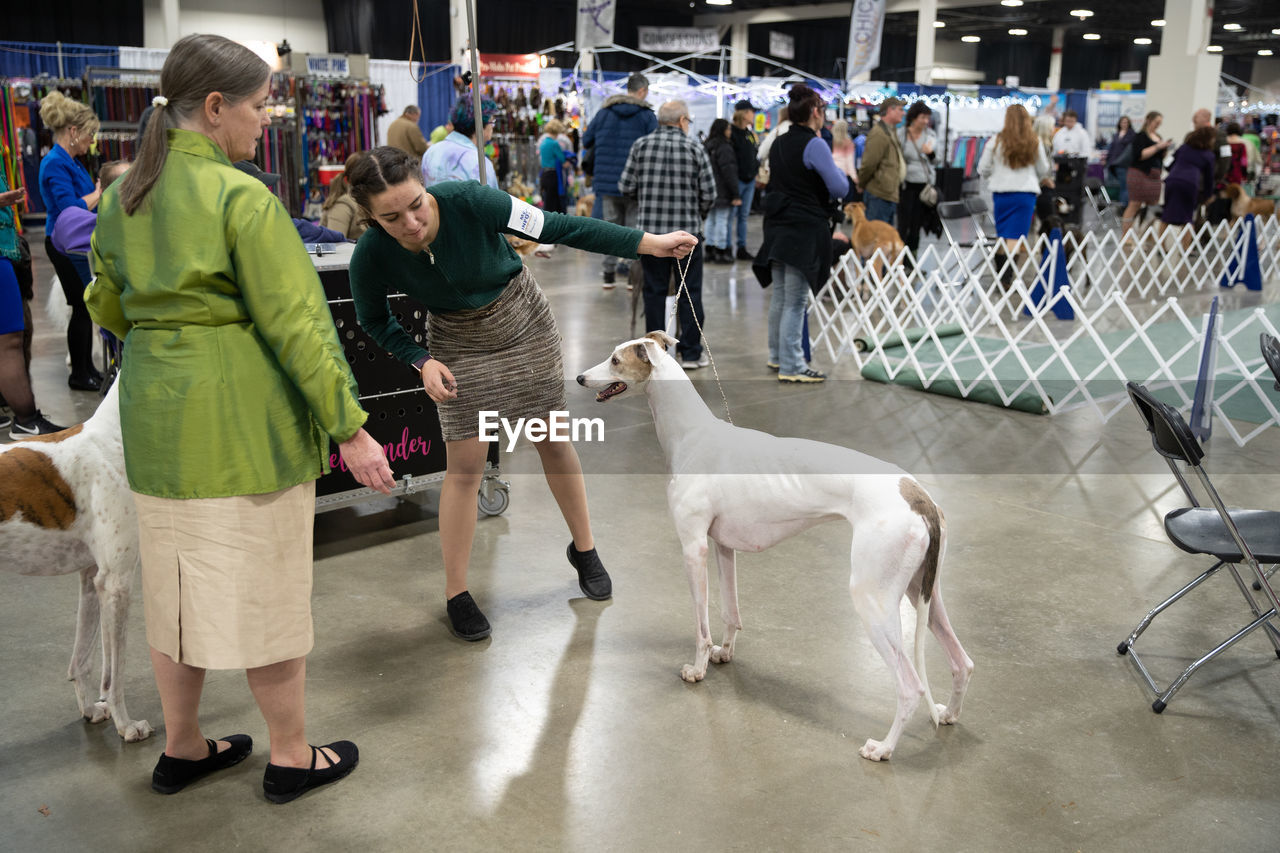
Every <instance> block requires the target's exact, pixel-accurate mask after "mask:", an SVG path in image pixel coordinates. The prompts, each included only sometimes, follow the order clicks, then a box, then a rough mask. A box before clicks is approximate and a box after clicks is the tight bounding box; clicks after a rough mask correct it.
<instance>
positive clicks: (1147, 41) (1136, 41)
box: [1133, 38, 1151, 44]
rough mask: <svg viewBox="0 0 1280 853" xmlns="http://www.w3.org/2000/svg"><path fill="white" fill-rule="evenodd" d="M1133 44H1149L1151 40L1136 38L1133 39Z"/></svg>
mask: <svg viewBox="0 0 1280 853" xmlns="http://www.w3.org/2000/svg"><path fill="white" fill-rule="evenodd" d="M1133 43H1134V44H1151V39H1149V38H1136V39H1134V40H1133Z"/></svg>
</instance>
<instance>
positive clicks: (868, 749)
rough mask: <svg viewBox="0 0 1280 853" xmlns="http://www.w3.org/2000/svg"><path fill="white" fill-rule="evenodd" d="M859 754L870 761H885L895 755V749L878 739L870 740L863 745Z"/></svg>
mask: <svg viewBox="0 0 1280 853" xmlns="http://www.w3.org/2000/svg"><path fill="white" fill-rule="evenodd" d="M858 755H861V756H862V757H863V758H866V759H868V760H870V761H884V760H885V759H887V758H888V757H889V756H891V755H893V749H892V748H890V747H886V746H885V745H884V744H883V743H881V742H880V741H878V740H868V741H867V742H866V743H864V744H863V745H862V749H860V750H858Z"/></svg>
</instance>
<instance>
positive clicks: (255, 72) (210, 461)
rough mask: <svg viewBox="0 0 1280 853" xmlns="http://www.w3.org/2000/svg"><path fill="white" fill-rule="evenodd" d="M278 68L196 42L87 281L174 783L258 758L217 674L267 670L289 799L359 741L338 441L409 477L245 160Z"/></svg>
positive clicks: (337, 774) (179, 59)
mask: <svg viewBox="0 0 1280 853" xmlns="http://www.w3.org/2000/svg"><path fill="white" fill-rule="evenodd" d="M269 74H270V72H269V69H268V67H267V65H266V63H264V62H263V61H262V60H261V59H259V58H258V57H257V56H256V55H255V54H254V53H253V52H252V51H250V50H248V49H247V48H245V47H242V46H240V45H238V44H236V43H234V42H231V41H228V40H227V39H224V38H222V37H221V36H211V35H196V36H188V37H186V38H184V39H182V40H180V41H179V42H178V43H177V44H175V45H174V47H173V49H172V50H171V51H170V53H169V56H168V59H167V60H166V61H165V65H164V69H163V70H162V71H161V75H160V90H161V91H162V92H163V93H164V95H163V96H161V97H157V98H156V99H155V105H156V110H155V113H154V114H153V115H152V118H151V121H150V122H149V124H148V127H147V132H146V134H145V136H144V137H143V141H142V144H141V151H140V152H139V155H138V159H137V162H136V163H135V165H134V167H133V168H132V169H130V170H129V172H128V173H127V175H126V176H125V177H124V178H123V179H122V180H121V181H120V182H119V184H118V185H117V186H113V187H112V188H111V190H110V191H108V192H107V193H106V194H105V196H104V197H103V200H102V204H101V206H100V212H99V215H98V224H97V229H96V232H95V234H94V237H93V252H92V262H93V268H94V270H95V271H96V274H97V277H96V278H95V279H94V281H93V282H92V283H91V284H90V285H89V287H88V288H87V289H86V291H85V301H86V304H87V305H88V306H89V310H90V312H91V313H92V315H93V318H94V320H96V321H97V322H98V323H99V324H100V325H101V326H103V327H104V328H106V329H108V330H110V331H111V332H113V333H114V334H115V335H116V336H118V337H120V338H122V339H123V340H124V365H125V367H124V370H123V372H122V373H121V378H120V382H121V388H120V420H121V429H122V434H123V440H124V453H125V468H126V471H127V473H128V477H129V485H130V488H131V489H132V490H133V492H134V495H135V500H136V502H137V505H138V519H139V528H140V530H139V533H140V546H141V554H142V579H143V599H144V608H145V613H146V622H147V642H148V644H149V645H150V646H151V660H152V665H153V667H154V669H155V674H156V683H157V685H158V687H159V690H160V702H161V706H162V708H163V710H164V718H165V733H166V744H165V751H164V754H163V755H161V756H160V759H159V761H158V762H157V764H156V768H155V772H154V773H153V775H152V788H153V789H154V790H156V791H158V792H160V793H164V794H172V793H176V792H177V791H179V790H181V789H182V788H183V787H185V786H186V785H187V784H189V783H190V782H191V781H193V780H194V779H196V778H198V777H200V776H203V775H205V774H207V773H210V772H213V771H215V770H221V769H223V768H224V767H229V766H231V765H232V764H235V763H237V762H239V761H241V760H243V759H244V758H245V757H246V756H247V755H248V754H249V751H250V750H251V749H252V740H251V739H250V738H249V736H248V735H231V736H229V737H225V738H223V739H221V740H219V741H214V740H206V739H205V737H204V735H203V733H202V732H201V730H200V724H199V720H198V718H197V710H198V706H199V700H200V692H201V688H202V686H203V683H204V673H205V670H206V669H207V668H214V669H245V670H246V671H247V674H248V680H249V687H250V689H251V690H252V692H253V695H254V698H255V699H256V700H257V703H258V707H259V709H260V710H261V712H262V715H263V717H264V718H265V719H266V722H267V729H268V732H269V734H270V736H271V759H270V763H268V764H267V769H266V773H265V776H264V778H263V788H264V791H265V793H266V796H267V798H268V799H270V800H272V801H274V802H286V801H288V800H291V799H293V798H295V797H297V796H298V795H300V794H302V793H303V792H305V791H307V790H309V789H310V788H314V787H316V786H318V785H323V784H325V783H327V782H332V781H335V780H336V779H339V778H341V777H342V776H345V775H346V774H347V773H348V772H350V771H351V770H352V769H353V768H354V767H355V765H356V761H357V760H358V752H357V750H356V747H355V744H353V743H351V742H350V741H337V742H335V743H332V744H328V745H327V746H326V747H323V748H316V747H312V746H310V745H309V744H308V743H307V741H306V737H305V733H304V713H303V688H304V681H305V673H306V658H305V655H306V654H307V652H308V651H309V650H310V648H311V645H312V625H311V610H310V592H311V531H312V523H313V520H314V509H315V480H316V478H317V477H320V476H321V475H322V474H324V473H325V472H327V471H328V468H329V459H328V456H329V439H330V438H332V439H333V440H335V441H336V442H338V444H339V448H340V450H341V452H342V456H343V458H344V460H345V462H346V465H347V468H348V469H349V470H350V471H351V472H352V473H353V474H354V476H355V478H356V479H357V480H358V481H359V482H361V483H362V484H364V485H366V486H371V487H374V488H378V489H380V490H381V491H384V492H386V491H389V490H390V488H391V487H392V486H393V485H394V481H393V480H392V477H391V470H390V468H389V467H388V465H387V461H386V458H385V456H384V455H383V452H382V448H381V447H379V446H378V444H377V442H376V441H375V440H374V439H373V438H372V437H371V436H370V435H369V434H368V433H367V432H365V431H364V429H363V427H362V424H363V423H364V421H365V419H366V417H367V415H366V414H365V413H364V412H363V411H362V410H361V408H360V405H359V403H358V401H357V396H356V385H355V380H354V378H353V377H352V375H351V371H350V368H349V367H348V365H347V362H346V359H345V357H344V356H343V352H342V349H341V347H340V345H339V343H338V338H337V333H336V331H335V330H334V327H333V323H332V320H331V318H330V314H329V311H328V306H327V305H326V303H325V299H324V293H323V291H322V289H321V287H320V281H319V278H318V276H317V274H316V272H315V269H314V267H313V266H312V264H311V262H310V260H309V259H308V257H307V254H306V251H305V250H304V249H303V246H302V243H301V242H300V241H299V240H298V236H297V232H296V231H294V227H293V222H292V220H291V219H290V218H289V214H288V212H287V211H285V209H284V207H283V206H282V205H281V204H280V201H279V199H277V198H276V197H275V196H273V195H272V194H271V193H270V192H269V191H268V190H267V189H266V187H265V186H263V185H262V184H261V183H260V182H259V181H257V180H255V179H254V178H252V177H250V176H248V175H246V174H244V173H243V172H240V171H239V170H237V169H236V168H235V167H233V166H232V165H231V164H232V162H233V161H236V160H245V159H250V158H252V156H253V154H254V152H255V150H256V147H257V141H258V139H259V137H261V135H262V129H263V127H265V126H266V125H268V124H270V118H269V116H268V114H267V111H266V100H267V95H268V91H269Z"/></svg>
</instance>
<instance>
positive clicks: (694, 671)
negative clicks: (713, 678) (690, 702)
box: [680, 663, 707, 684]
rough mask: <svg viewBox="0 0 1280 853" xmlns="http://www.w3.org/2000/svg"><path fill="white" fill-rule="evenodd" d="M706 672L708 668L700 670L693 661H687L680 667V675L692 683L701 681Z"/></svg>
mask: <svg viewBox="0 0 1280 853" xmlns="http://www.w3.org/2000/svg"><path fill="white" fill-rule="evenodd" d="M706 674H707V671H706V669H703V670H702V671H699V670H698V668H697V667H696V666H694V665H693V664H691V663H687V664H685V665H684V666H682V667H680V677H681V678H683V679H684V680H685V681H687V682H689V683H690V684H696V683H697V682H699V681H701V680H702V677H703V676H704V675H706Z"/></svg>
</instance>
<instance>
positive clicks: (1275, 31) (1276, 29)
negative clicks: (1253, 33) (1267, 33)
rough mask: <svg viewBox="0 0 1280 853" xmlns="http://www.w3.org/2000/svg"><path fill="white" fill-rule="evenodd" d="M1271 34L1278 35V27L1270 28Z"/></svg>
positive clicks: (1279, 32)
mask: <svg viewBox="0 0 1280 853" xmlns="http://www.w3.org/2000/svg"><path fill="white" fill-rule="evenodd" d="M1271 35H1273V36H1280V27H1276V28H1275V29H1274V30H1272V31H1271Z"/></svg>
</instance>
